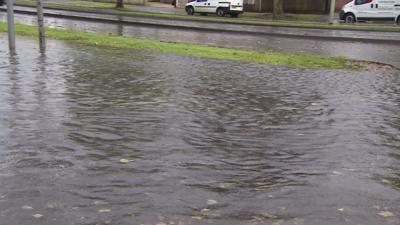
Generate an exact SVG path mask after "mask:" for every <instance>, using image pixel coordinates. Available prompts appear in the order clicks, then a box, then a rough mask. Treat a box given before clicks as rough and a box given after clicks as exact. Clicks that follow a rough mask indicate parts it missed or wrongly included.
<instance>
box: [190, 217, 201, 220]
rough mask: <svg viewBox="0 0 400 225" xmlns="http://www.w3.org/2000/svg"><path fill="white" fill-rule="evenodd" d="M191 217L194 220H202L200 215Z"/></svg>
mask: <svg viewBox="0 0 400 225" xmlns="http://www.w3.org/2000/svg"><path fill="white" fill-rule="evenodd" d="M192 219H194V220H202V219H203V217H202V216H192Z"/></svg>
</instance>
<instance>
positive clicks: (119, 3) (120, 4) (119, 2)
mask: <svg viewBox="0 0 400 225" xmlns="http://www.w3.org/2000/svg"><path fill="white" fill-rule="evenodd" d="M116 7H117V8H124V0H117V5H116Z"/></svg>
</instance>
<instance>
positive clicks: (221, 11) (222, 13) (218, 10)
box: [217, 8, 225, 17]
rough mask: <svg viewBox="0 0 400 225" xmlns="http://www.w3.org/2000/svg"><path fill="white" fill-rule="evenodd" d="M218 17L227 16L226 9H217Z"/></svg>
mask: <svg viewBox="0 0 400 225" xmlns="http://www.w3.org/2000/svg"><path fill="white" fill-rule="evenodd" d="M217 16H221V17H223V16H225V9H224V8H218V9H217Z"/></svg>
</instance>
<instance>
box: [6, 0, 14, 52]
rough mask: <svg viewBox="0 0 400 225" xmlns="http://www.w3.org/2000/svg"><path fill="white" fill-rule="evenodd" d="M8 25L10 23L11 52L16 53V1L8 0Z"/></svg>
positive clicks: (9, 44)
mask: <svg viewBox="0 0 400 225" xmlns="http://www.w3.org/2000/svg"><path fill="white" fill-rule="evenodd" d="M7 25H8V46H9V48H10V52H12V53H15V30H14V2H13V0H7Z"/></svg>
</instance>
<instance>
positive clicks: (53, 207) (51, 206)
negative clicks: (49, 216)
mask: <svg viewBox="0 0 400 225" xmlns="http://www.w3.org/2000/svg"><path fill="white" fill-rule="evenodd" d="M46 207H47V208H49V209H56V208H58V207H57V204H56V203H54V202H48V203H47V204H46Z"/></svg>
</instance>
